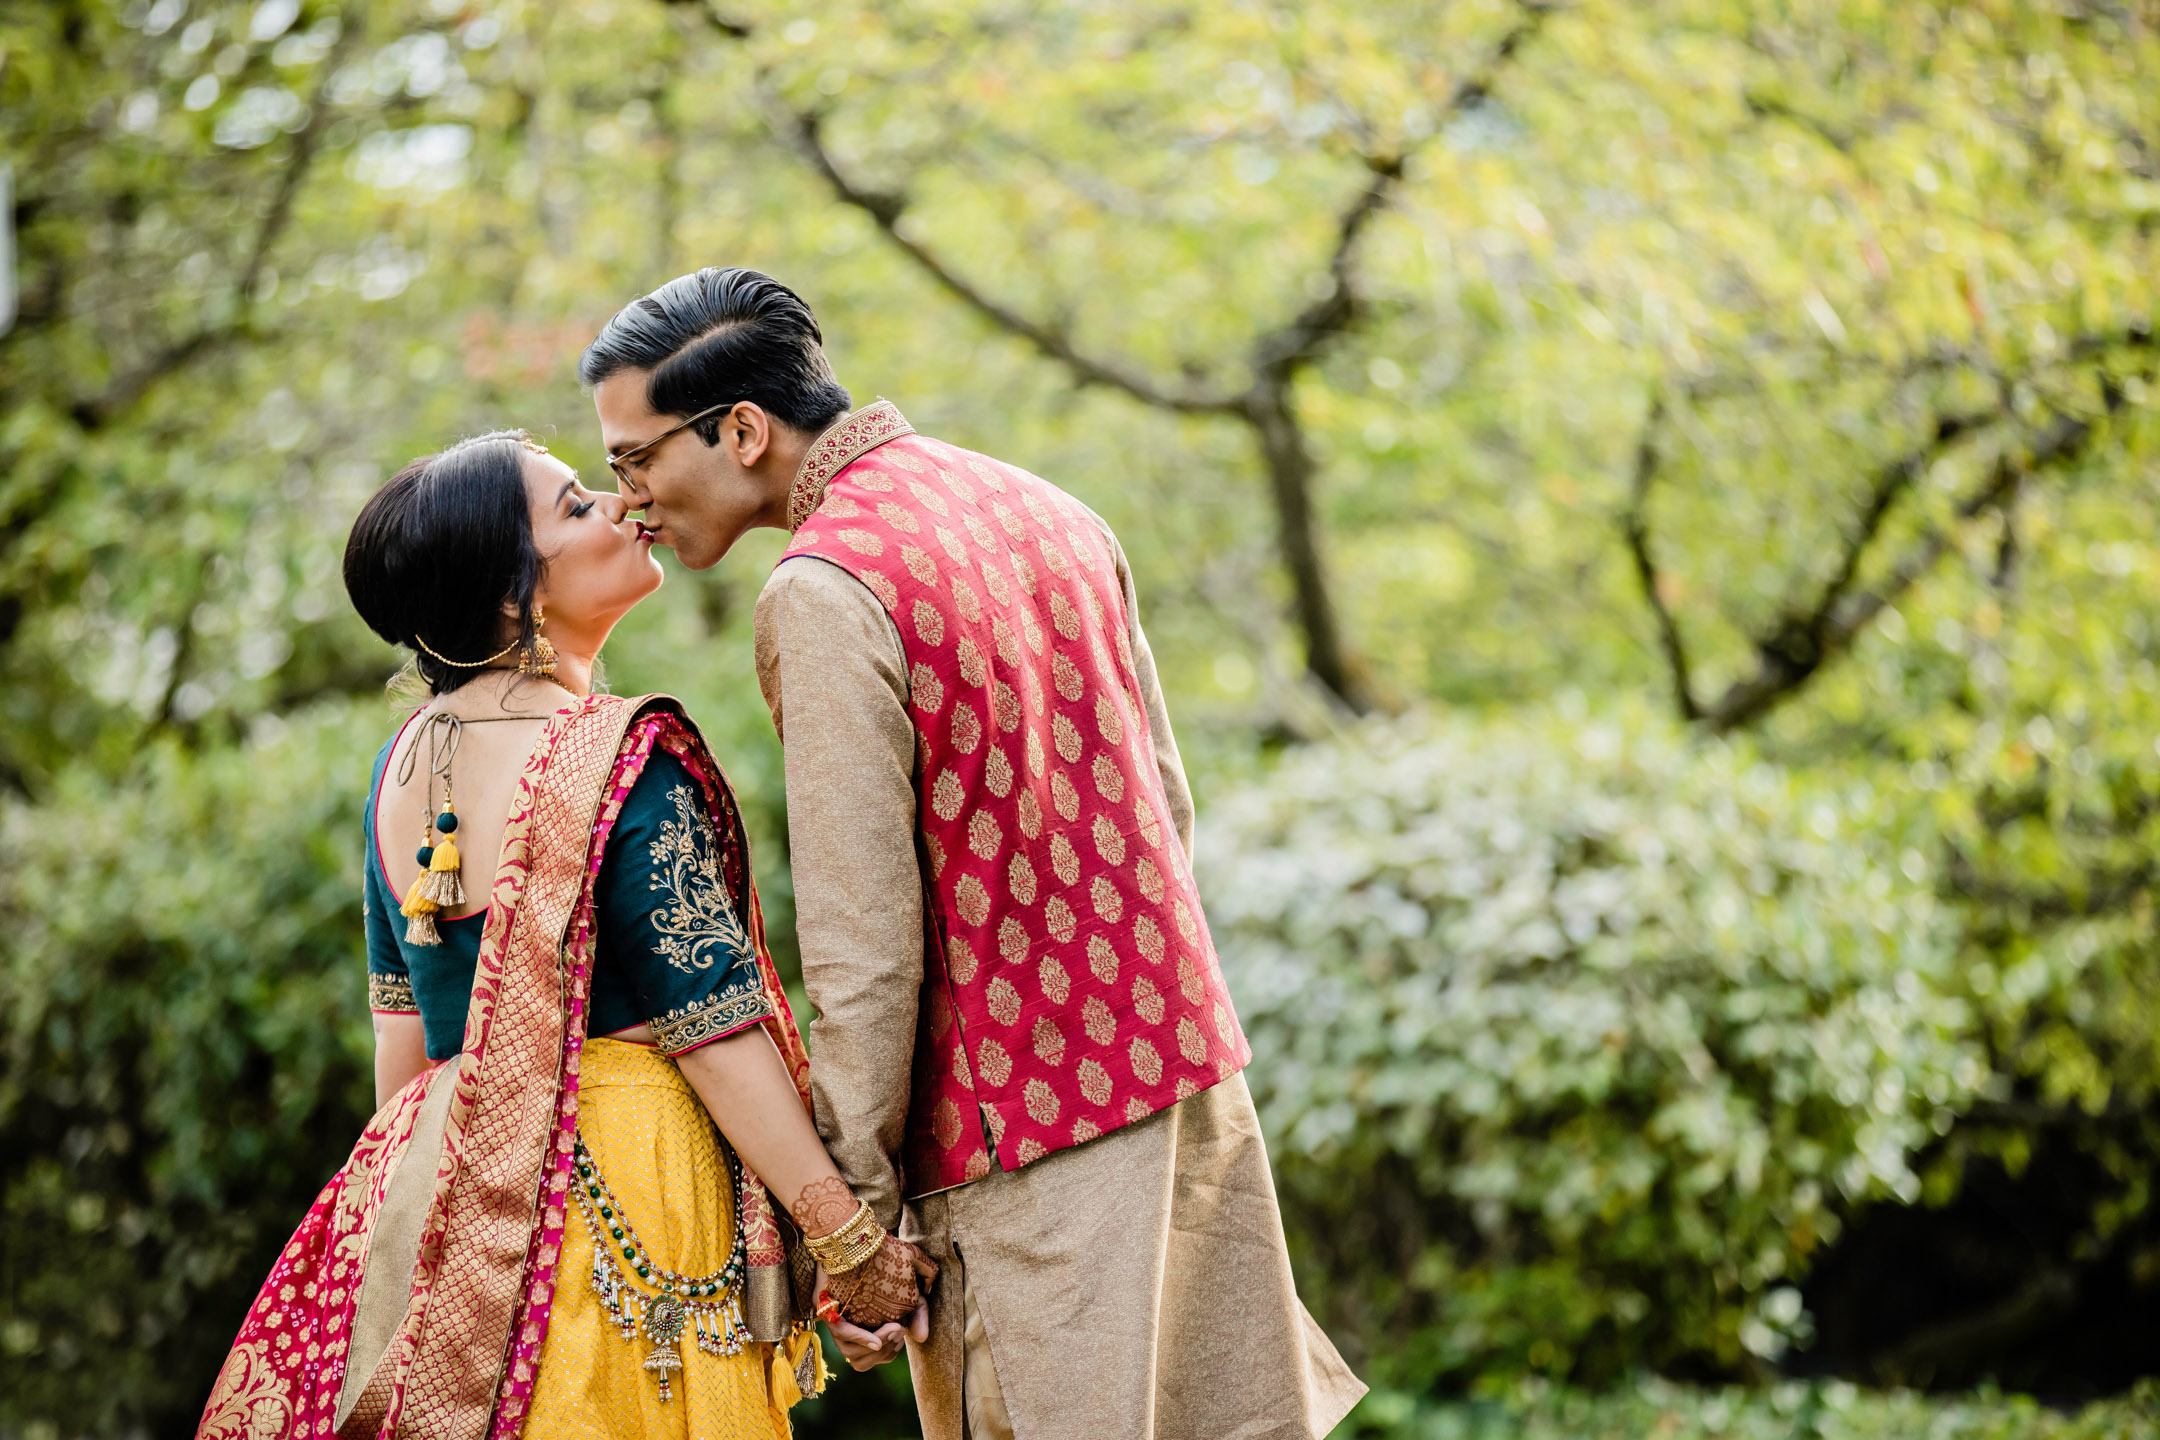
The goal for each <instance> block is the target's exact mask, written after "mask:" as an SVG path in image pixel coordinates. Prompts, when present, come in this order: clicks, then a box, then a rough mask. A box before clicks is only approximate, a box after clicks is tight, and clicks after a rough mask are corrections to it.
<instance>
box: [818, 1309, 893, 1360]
mask: <svg viewBox="0 0 2160 1440" xmlns="http://www.w3.org/2000/svg"><path fill="white" fill-rule="evenodd" d="M825 1325H826V1328H827V1329H829V1330H831V1331H832V1338H833V1342H834V1343H835V1344H837V1345H838V1346H839V1347H840V1353H841V1354H842V1355H845V1356H846V1357H847V1363H848V1364H849V1366H850V1367H852V1368H853V1369H856V1370H875V1369H876V1368H877V1367H878V1366H880V1365H889V1364H891V1363H892V1362H893V1361H895V1360H897V1359H899V1358H900V1352H901V1351H902V1350H904V1349H906V1348H907V1345H906V1341H907V1335H908V1332H907V1331H905V1330H903V1329H901V1328H900V1322H899V1321H897V1320H888V1321H886V1322H885V1323H884V1324H883V1325H880V1326H878V1328H877V1329H875V1330H865V1329H863V1328H862V1327H861V1326H860V1325H851V1324H849V1323H848V1322H847V1321H846V1320H842V1319H832V1320H827V1321H826V1322H825Z"/></svg>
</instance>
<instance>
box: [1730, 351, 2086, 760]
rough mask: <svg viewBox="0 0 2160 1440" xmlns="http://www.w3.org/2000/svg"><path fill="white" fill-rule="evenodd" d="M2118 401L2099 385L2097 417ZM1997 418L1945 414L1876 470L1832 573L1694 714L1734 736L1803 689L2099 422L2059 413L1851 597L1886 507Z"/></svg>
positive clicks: (2000, 413) (2081, 444) (2079, 446)
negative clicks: (1966, 533)
mask: <svg viewBox="0 0 2160 1440" xmlns="http://www.w3.org/2000/svg"><path fill="white" fill-rule="evenodd" d="M2122 404H2123V395H2122V392H2121V390H2120V389H2119V388H2117V387H2115V386H2114V385H2113V384H2111V383H2103V385H2102V387H2101V415H2102V416H2106V415H2111V414H2113V413H2114V412H2115V411H2116V410H2118V409H2120V408H2121V406H2122ZM2006 414H2007V410H2006V409H2002V410H1995V411H1983V412H1979V413H1976V414H1972V415H1963V416H1945V417H1944V418H1943V419H1941V420H1939V421H1937V422H1936V427H1935V432H1934V434H1933V435H1932V436H1931V437H1930V438H1929V440H1928V441H1927V443H1925V444H1923V445H1921V446H1919V447H1918V448H1916V449H1915V450H1913V451H1911V452H1908V453H1907V454H1906V455H1904V456H1901V457H1900V458H1898V459H1897V460H1894V461H1892V462H1891V463H1890V464H1889V465H1886V466H1885V467H1883V469H1882V470H1881V471H1879V472H1878V474H1877V477H1876V481H1875V484H1874V486H1873V487H1872V488H1871V492H1870V496H1869V503H1868V505H1867V507H1866V508H1865V509H1864V510H1863V511H1862V514H1861V519H1860V523H1859V525H1858V526H1857V527H1856V528H1855V529H1854V531H1853V532H1852V534H1851V535H1849V536H1848V537H1847V539H1846V545H1845V550H1844V553H1843V554H1842V555H1841V556H1840V558H1839V564H1838V568H1837V571H1836V573H1835V574H1834V575H1833V576H1832V577H1831V579H1830V580H1829V581H1828V582H1827V583H1826V584H1825V585H1824V586H1823V589H1822V591H1821V592H1820V594H1819V595H1818V597H1817V599H1816V601H1815V603H1814V604H1813V605H1812V606H1811V607H1808V608H1807V609H1805V610H1800V611H1788V612H1786V614H1785V615H1783V616H1782V617H1780V618H1779V620H1778V621H1777V622H1776V623H1775V624H1774V625H1773V626H1772V627H1771V628H1770V629H1769V630H1767V631H1765V632H1762V633H1760V634H1758V636H1757V637H1756V639H1755V656H1756V660H1755V668H1754V670H1753V672H1752V673H1750V674H1748V675H1746V676H1744V677H1743V678H1741V679H1739V680H1736V681H1734V682H1733V683H1732V684H1731V685H1730V686H1728V687H1727V688H1726V689H1725V691H1724V693H1723V694H1721V695H1720V696H1719V697H1718V698H1717V699H1716V700H1715V701H1714V702H1712V703H1711V704H1710V705H1708V706H1707V707H1705V708H1704V711H1703V716H1702V718H1703V720H1704V722H1705V723H1706V724H1707V725H1708V726H1709V728H1710V729H1712V730H1714V731H1718V732H1724V731H1729V730H1734V729H1737V728H1738V727H1740V726H1742V725H1746V724H1748V723H1750V722H1752V721H1754V720H1756V719H1759V718H1760V717H1761V716H1762V715H1764V714H1765V713H1767V712H1768V711H1769V710H1770V709H1771V708H1773V707H1774V706H1776V705H1777V704H1778V703H1779V702H1781V701H1782V700H1784V699H1785V698H1786V697H1788V696H1789V695H1791V694H1793V693H1794V692H1795V691H1797V690H1798V689H1799V688H1800V687H1801V686H1802V685H1804V684H1806V683H1807V681H1808V679H1809V678H1810V677H1811V676H1812V675H1814V674H1815V672H1816V671H1817V670H1819V669H1821V668H1822V666H1823V665H1824V664H1825V663H1826V662H1827V661H1829V660H1830V659H1831V658H1832V657H1833V656H1835V655H1837V654H1838V653H1840V652H1841V651H1843V650H1844V649H1845V648H1846V647H1847V646H1849V645H1850V644H1851V643H1852V640H1853V638H1854V637H1855V636H1856V635H1858V634H1859V632H1860V631H1861V630H1863V629H1865V628H1866V627H1867V625H1868V624H1869V623H1870V622H1872V621H1873V620H1874V619H1875V617H1876V616H1878V615H1880V614H1881V613H1882V612H1883V610H1884V609H1886V608H1887V607H1888V606H1889V605H1891V604H1892V603H1893V602H1895V601H1896V600H1897V599H1898V598H1899V597H1900V596H1902V595H1903V594H1904V593H1905V592H1906V591H1908V590H1910V589H1911V588H1912V587H1913V586H1914V585H1915V584H1916V583H1918V582H1919V580H1920V579H1921V578H1922V577H1923V576H1925V575H1926V574H1927V573H1928V572H1929V571H1931V570H1933V569H1934V568H1935V566H1936V564H1937V563H1938V562H1939V561H1940V560H1941V559H1942V557H1943V556H1944V555H1945V554H1946V553H1948V551H1949V549H1950V546H1951V543H1952V540H1953V534H1952V530H1953V528H1954V526H1955V525H1956V524H1959V523H1962V522H1964V521H1968V520H1972V519H1975V518H1977V517H1979V516H1980V515H1982V514H1985V513H1987V512H1989V511H1994V510H2001V509H2006V508H2008V507H2009V505H2010V504H2011V503H2012V502H2013V501H2014V500H2015V499H2016V498H2017V494H2018V492H2019V490H2020V489H2021V488H2022V487H2023V485H2024V484H2025V482H2026V481H2027V480H2028V479H2030V478H2031V477H2032V476H2034V475H2035V474H2038V473H2039V472H2040V471H2042V470H2044V469H2047V468H2048V467H2050V466H2053V465H2057V464H2060V463H2062V462H2064V461H2066V460H2070V459H2073V458H2075V457H2076V456H2077V455H2078V454H2080V453H2082V452H2083V450H2084V449H2085V447H2086V446H2087V445H2088V444H2089V443H2090V442H2091V440H2092V437H2093V436H2094V434H2095V433H2097V430H2098V426H2099V417H2095V418H2091V419H2088V418H2084V417H2079V416H2074V415H2066V414H2062V413H2059V412H2058V413H2057V414H2056V416H2055V418H2054V419H2053V420H2052V421H2051V422H2050V423H2049V424H2048V426H2047V428H2046V429H2044V430H2043V431H2041V432H2040V434H2039V435H2038V436H2036V437H2034V438H2033V440H2032V442H2031V444H2030V445H2029V446H2028V447H2027V448H2026V449H2025V450H2024V451H2023V452H2022V453H2020V452H2017V451H2006V452H2005V453H2003V454H2002V455H2001V456H1999V457H1997V459H1996V461H1995V464H1994V465H1993V466H1991V467H1990V469H1989V472H1988V476H1987V479H1986V480H1984V481H1983V482H1982V483H1981V484H1980V485H1979V486H1978V487H1977V488H1976V489H1974V490H1973V491H1972V493H1970V494H1968V495H1966V496H1965V497H1964V498H1963V499H1961V500H1960V501H1959V502H1958V503H1957V506H1956V508H1955V509H1954V511H1953V512H1952V525H1951V526H1947V527H1946V526H1933V525H1931V526H1928V527H1927V528H1925V529H1924V530H1922V532H1921V533H1920V535H1919V537H1918V538H1917V539H1916V540H1915V541H1914V542H1913V544H1912V545H1911V547H1910V548H1909V549H1908V550H1907V551H1906V553H1905V554H1904V556H1903V557H1902V558H1901V559H1899V560H1898V561H1897V563H1895V564H1894V565H1892V566H1891V567H1890V569H1889V571H1888V573H1887V574H1886V575H1885V576H1884V578H1883V579H1882V581H1881V582H1880V583H1878V584H1876V585H1875V586H1873V587H1872V588H1870V589H1867V590H1858V591H1856V590H1855V589H1854V588H1853V587H1854V584H1855V580H1856V577H1857V576H1858V573H1859V570H1860V566H1861V563H1862V561H1863V560H1864V558H1865V556H1866V554H1867V551H1868V549H1869V548H1870V547H1871V546H1872V544H1873V543H1874V541H1875V539H1876V537H1877V536H1878V535H1879V534H1880V533H1881V529H1882V524H1883V520H1884V517H1885V516H1886V515H1887V514H1888V512H1889V509H1890V507H1891V505H1892V504H1893V503H1894V502H1895V501H1896V500H1897V499H1898V497H1899V496H1901V495H1903V494H1904V493H1905V492H1906V491H1907V490H1909V489H1910V488H1911V486H1912V482H1913V480H1914V479H1915V478H1917V476H1918V475H1920V474H1921V473H1922V472H1923V471H1924V470H1925V468H1926V466H1927V464H1928V463H1929V462H1930V461H1931V460H1932V459H1933V458H1934V457H1935V456H1937V455H1939V454H1941V453H1942V451H1943V450H1944V449H1945V448H1947V446H1948V445H1949V444H1951V443H1953V442H1954V441H1956V440H1957V439H1958V438H1960V437H1962V436H1964V435H1967V434H1969V433H1971V432H1972V431H1973V430H1974V429H1977V428H1979V427H1980V426H1982V425H1985V424H1988V423H1992V422H1993V421H1994V420H1997V419H2000V418H2003V417H2004V416H2005V415H2006Z"/></svg>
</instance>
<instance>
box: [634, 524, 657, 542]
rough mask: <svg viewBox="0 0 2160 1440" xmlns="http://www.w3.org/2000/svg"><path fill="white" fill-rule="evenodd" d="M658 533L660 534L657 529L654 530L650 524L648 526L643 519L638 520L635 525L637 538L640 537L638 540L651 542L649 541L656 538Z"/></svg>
mask: <svg viewBox="0 0 2160 1440" xmlns="http://www.w3.org/2000/svg"><path fill="white" fill-rule="evenodd" d="M659 534H660V532H659V531H658V530H655V529H654V528H653V527H652V526H650V525H647V524H646V523H645V522H644V521H642V520H640V521H638V527H637V538H638V539H640V540H643V541H646V542H647V543H650V542H651V541H653V540H654V539H656V538H658V536H659Z"/></svg>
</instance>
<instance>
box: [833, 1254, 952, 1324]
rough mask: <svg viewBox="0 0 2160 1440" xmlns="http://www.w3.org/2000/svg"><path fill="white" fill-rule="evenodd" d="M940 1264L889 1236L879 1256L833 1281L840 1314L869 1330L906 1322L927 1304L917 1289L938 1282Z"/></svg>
mask: <svg viewBox="0 0 2160 1440" xmlns="http://www.w3.org/2000/svg"><path fill="white" fill-rule="evenodd" d="M937 1271H938V1267H937V1262H936V1261H934V1260H932V1259H931V1258H930V1257H929V1256H927V1255H925V1254H923V1253H922V1251H920V1250H918V1249H916V1248H915V1247H914V1246H913V1245H910V1244H909V1243H908V1242H907V1241H905V1240H902V1239H901V1238H900V1237H899V1236H897V1235H887V1236H886V1237H885V1243H884V1244H883V1245H880V1246H879V1247H878V1248H877V1252H876V1253H875V1254H873V1255H872V1256H871V1257H870V1258H869V1259H868V1260H865V1261H864V1262H863V1263H862V1264H860V1265H858V1266H856V1267H855V1268H854V1269H853V1270H848V1271H844V1272H842V1273H841V1274H840V1275H838V1276H835V1277H833V1298H834V1299H835V1300H837V1301H838V1302H839V1304H840V1313H841V1314H843V1315H845V1316H846V1317H847V1318H848V1319H849V1320H851V1321H853V1322H854V1323H855V1324H857V1325H860V1326H862V1327H863V1328H864V1329H865V1330H875V1329H876V1328H877V1327H878V1326H880V1325H884V1324H886V1323H888V1322H890V1321H895V1320H905V1319H907V1318H908V1316H910V1315H912V1314H914V1313H915V1308H916V1307H917V1306H918V1305H920V1304H922V1303H923V1299H924V1291H923V1290H922V1288H921V1287H920V1286H918V1285H917V1283H916V1281H917V1277H918V1276H919V1277H920V1278H921V1280H922V1281H923V1282H924V1284H927V1283H928V1282H930V1281H932V1280H935V1279H936V1278H937Z"/></svg>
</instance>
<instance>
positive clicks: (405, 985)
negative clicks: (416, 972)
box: [367, 970, 420, 1015]
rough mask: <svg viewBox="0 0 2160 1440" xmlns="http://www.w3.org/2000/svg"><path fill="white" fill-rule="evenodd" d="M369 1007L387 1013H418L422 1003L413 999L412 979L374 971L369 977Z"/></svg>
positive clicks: (369, 973)
mask: <svg viewBox="0 0 2160 1440" xmlns="http://www.w3.org/2000/svg"><path fill="white" fill-rule="evenodd" d="M367 1008H368V1009H370V1010H376V1011H380V1012H381V1013H383V1014H385V1015H417V1014H419V1013H420V1004H419V1002H418V1001H416V1000H414V999H413V990H412V981H411V980H410V979H408V978H406V977H405V976H403V975H381V974H377V973H376V972H374V971H372V970H371V971H369V972H368V977H367Z"/></svg>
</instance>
